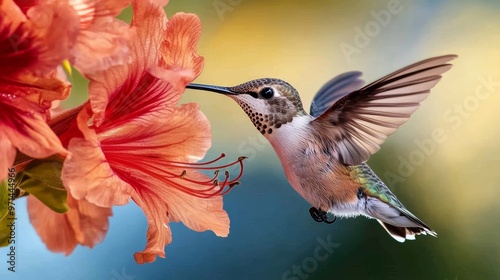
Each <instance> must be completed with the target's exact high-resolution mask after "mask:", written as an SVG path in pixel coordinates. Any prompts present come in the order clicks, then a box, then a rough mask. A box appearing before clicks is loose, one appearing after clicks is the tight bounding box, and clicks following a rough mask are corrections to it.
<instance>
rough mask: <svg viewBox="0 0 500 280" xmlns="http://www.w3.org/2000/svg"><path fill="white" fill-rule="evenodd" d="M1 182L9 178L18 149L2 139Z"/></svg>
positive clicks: (0, 138)
mask: <svg viewBox="0 0 500 280" xmlns="http://www.w3.org/2000/svg"><path fill="white" fill-rule="evenodd" d="M0 155H2V157H1V158H0V182H1V181H3V179H5V178H7V174H8V171H9V168H10V167H12V164H13V163H14V159H15V158H16V148H14V146H13V145H12V143H11V142H10V140H8V139H5V138H3V137H0Z"/></svg>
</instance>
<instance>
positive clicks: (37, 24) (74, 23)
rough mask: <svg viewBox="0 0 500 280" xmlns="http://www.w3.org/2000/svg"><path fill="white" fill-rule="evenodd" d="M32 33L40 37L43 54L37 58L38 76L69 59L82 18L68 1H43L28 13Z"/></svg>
mask: <svg viewBox="0 0 500 280" xmlns="http://www.w3.org/2000/svg"><path fill="white" fill-rule="evenodd" d="M26 16H27V18H28V19H29V21H30V23H31V24H32V30H33V32H34V33H35V34H36V36H37V38H38V42H37V44H38V47H39V48H41V52H40V54H39V56H38V57H37V61H38V64H37V65H36V68H35V67H34V68H32V69H30V70H31V71H32V72H36V73H46V72H47V71H51V70H53V69H55V68H56V67H57V66H58V65H59V64H61V62H62V61H63V60H64V59H66V58H68V57H69V51H70V49H71V48H72V47H73V45H74V43H75V41H76V38H77V36H78V34H79V32H80V19H79V17H78V15H77V14H76V12H75V10H74V9H73V8H72V7H71V6H70V5H69V3H68V1H58V0H47V1H39V2H37V3H36V5H35V6H32V7H31V8H29V9H28V10H27V11H26Z"/></svg>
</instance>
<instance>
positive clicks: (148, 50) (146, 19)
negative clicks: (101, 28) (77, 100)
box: [89, 1, 180, 126]
mask: <svg viewBox="0 0 500 280" xmlns="http://www.w3.org/2000/svg"><path fill="white" fill-rule="evenodd" d="M166 22H167V18H166V15H165V12H164V11H163V10H162V9H161V7H159V6H158V5H156V4H154V3H151V2H150V1H134V18H133V21H132V24H131V26H132V34H131V39H130V40H131V45H130V56H131V58H130V61H131V62H130V63H129V64H127V65H119V66H115V67H112V68H109V69H107V70H106V71H102V72H96V73H92V74H91V75H89V79H90V80H91V82H90V84H89V99H90V103H91V105H92V111H93V112H94V124H95V125H96V126H100V124H101V123H102V122H103V120H104V113H105V111H106V108H107V106H108V102H109V101H110V99H113V97H112V96H115V98H116V99H119V100H122V101H123V100H126V101H128V98H129V97H130V95H131V94H136V95H137V93H142V94H144V93H146V94H147V93H148V91H147V90H146V89H148V88H149V89H151V88H154V86H151V85H149V84H148V83H151V82H154V81H152V80H151V79H148V77H145V75H144V72H145V70H146V69H147V68H149V67H150V66H154V65H157V64H158V60H159V54H158V50H159V46H160V44H161V40H162V38H163V33H164V31H165V27H166ZM163 87H165V85H164V86H163ZM160 90H161V88H160ZM177 95H178V97H177V98H176V99H175V100H173V101H172V102H173V103H174V102H175V103H176V102H177V101H178V100H179V99H180V93H178V94H177ZM140 97H141V96H137V98H138V99H137V100H140ZM175 103H174V104H175ZM128 106H130V105H127V107H128ZM109 111H111V110H109ZM127 111H128V110H127Z"/></svg>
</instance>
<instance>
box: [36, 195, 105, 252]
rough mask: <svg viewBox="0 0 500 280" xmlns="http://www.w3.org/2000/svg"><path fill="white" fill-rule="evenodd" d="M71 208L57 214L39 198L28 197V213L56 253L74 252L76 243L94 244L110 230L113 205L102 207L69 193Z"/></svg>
mask: <svg viewBox="0 0 500 280" xmlns="http://www.w3.org/2000/svg"><path fill="white" fill-rule="evenodd" d="M67 204H68V207H69V210H68V211H67V212H66V213H64V214H58V213H55V212H54V211H53V210H51V209H50V208H49V207H47V206H46V205H45V204H43V203H42V202H40V201H39V200H38V199H37V198H35V197H34V196H32V195H30V196H28V214H29V217H30V221H31V224H32V225H33V227H34V228H35V230H36V232H37V233H38V235H39V236H40V238H41V239H42V241H43V242H44V243H45V245H47V248H48V249H49V250H51V251H53V252H64V253H65V254H66V255H69V254H71V252H73V250H74V249H75V247H76V245H78V244H82V245H84V246H87V247H90V248H92V247H94V245H96V244H97V243H99V242H101V241H102V240H103V239H104V236H105V235H106V233H107V232H108V226H109V222H108V217H109V216H111V215H112V213H111V208H103V207H99V206H96V205H94V204H92V203H89V202H88V201H86V200H85V199H82V200H75V199H74V198H73V197H72V196H71V195H68V201H67Z"/></svg>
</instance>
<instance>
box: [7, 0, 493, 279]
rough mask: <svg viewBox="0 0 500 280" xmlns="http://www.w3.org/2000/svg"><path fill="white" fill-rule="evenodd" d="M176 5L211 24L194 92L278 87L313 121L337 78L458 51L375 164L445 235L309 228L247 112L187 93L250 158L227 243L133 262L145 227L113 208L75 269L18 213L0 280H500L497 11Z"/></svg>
mask: <svg viewBox="0 0 500 280" xmlns="http://www.w3.org/2000/svg"><path fill="white" fill-rule="evenodd" d="M170 2H171V3H170V4H169V5H168V6H167V7H166V11H167V14H168V15H172V14H174V13H175V12H179V11H184V12H192V13H196V14H198V15H199V16H200V18H201V21H202V24H203V28H204V30H203V35H202V38H201V40H200V43H199V45H198V51H199V53H200V54H201V55H203V56H205V69H204V72H203V74H202V75H201V76H200V77H199V78H198V80H197V81H196V82H199V83H208V84H218V85H228V86H230V85H236V84H239V83H241V82H244V81H247V80H250V79H255V78H259V77H276V78H281V79H284V80H286V81H288V82H290V83H291V84H292V85H294V86H295V87H296V89H297V90H298V91H299V92H300V93H301V96H302V100H303V103H304V106H305V107H306V108H309V105H310V103H311V100H312V98H313V96H314V94H315V92H316V91H317V90H318V89H319V88H320V87H321V86H322V85H323V83H324V82H326V81H327V80H329V79H330V78H332V77H333V76H335V75H338V74H340V73H342V72H345V71H352V70H360V71H362V72H363V78H364V80H365V81H366V82H371V81H374V80H375V79H377V78H380V77H382V76H384V75H386V74H389V73H391V72H392V71H395V70H397V69H399V68H402V67H404V66H407V65H409V64H411V63H414V62H417V61H419V60H422V59H425V58H428V57H432V56H437V55H444V54H458V55H459V58H458V59H456V60H454V61H453V62H452V63H453V64H454V67H453V68H452V69H451V70H450V71H449V72H448V73H445V74H444V76H443V78H442V80H441V82H440V83H439V84H438V85H437V86H436V87H435V88H434V89H433V90H432V94H431V95H430V97H429V98H428V99H427V100H425V101H424V102H423V104H422V106H421V107H420V109H419V110H418V111H417V112H416V113H415V114H414V115H413V116H412V118H411V119H410V120H409V121H408V122H407V123H406V124H405V125H404V126H403V127H401V128H400V129H399V130H398V131H397V132H396V133H395V134H394V135H392V136H391V137H389V138H388V139H387V141H386V142H385V144H384V145H383V146H382V149H381V150H380V152H378V153H377V154H375V155H374V156H372V158H371V159H370V160H369V162H368V163H369V164H370V166H371V167H372V168H373V169H374V170H375V172H376V173H377V174H378V175H379V176H380V178H381V179H382V180H384V181H385V182H386V183H387V185H388V186H389V187H390V188H391V189H392V190H393V192H394V193H395V194H396V195H397V196H398V197H399V199H400V200H401V201H402V202H403V203H404V204H405V206H406V207H407V208H408V209H409V210H410V211H411V212H413V213H414V214H415V215H417V216H418V217H420V218H421V219H422V220H424V221H425V222H426V223H427V224H428V225H429V226H431V227H432V228H433V229H434V230H435V231H436V232H437V233H438V234H439V236H438V238H433V237H426V236H419V237H418V238H417V240H415V241H407V242H405V243H403V244H400V243H398V242H396V241H394V240H393V239H392V238H391V237H389V235H388V234H387V233H386V232H385V231H384V230H383V229H382V228H381V227H380V225H378V223H376V222H375V221H374V220H367V219H365V218H362V217H360V218H357V219H342V220H340V219H339V220H337V222H335V223H334V224H332V225H327V224H324V223H317V222H314V221H313V220H312V219H311V217H310V216H309V213H308V209H309V207H310V205H309V204H308V203H306V202H305V201H304V200H303V199H302V198H301V197H300V196H299V195H298V194H296V193H295V192H294V191H293V189H292V188H291V187H290V186H289V184H288V182H287V180H286V178H285V176H284V173H283V171H282V168H281V165H280V162H279V160H278V158H277V157H276V155H275V153H274V151H273V150H272V148H271V146H270V145H269V144H268V143H267V142H266V141H265V138H264V137H262V136H261V135H260V133H258V132H257V131H256V130H255V129H254V128H253V126H252V124H251V122H250V121H249V120H248V119H247V117H246V115H245V114H244V113H243V112H242V111H241V109H240V108H239V107H238V106H237V104H236V103H235V102H233V101H232V100H230V99H229V98H226V97H224V96H220V95H216V94H211V93H205V92H195V91H190V90H188V91H186V93H185V95H184V98H183V100H182V102H197V103H199V104H200V105H201V108H202V111H203V112H204V113H205V114H206V115H207V116H208V118H209V120H210V121H211V123H212V130H213V146H212V148H211V150H210V152H209V153H208V154H207V158H208V159H211V158H214V157H216V156H218V155H219V154H220V153H222V152H224V153H226V154H227V155H228V158H236V157H238V156H240V155H246V156H248V157H249V159H248V161H247V162H246V165H245V176H244V177H243V179H242V180H241V181H242V183H243V184H242V186H239V187H238V188H237V189H235V190H234V191H232V192H231V193H230V194H229V195H227V196H226V197H225V198H224V201H225V204H224V205H225V209H226V210H227V212H228V213H229V216H230V218H231V233H230V235H229V237H227V238H218V237H216V236H215V235H214V234H213V233H211V232H204V233H198V232H192V231H190V230H188V229H187V228H186V227H185V226H184V225H182V224H179V223H172V224H171V228H172V233H173V243H172V244H170V245H168V246H167V247H166V256H167V257H166V259H157V260H156V262H154V263H153V264H147V265H137V264H136V263H135V262H134V259H133V254H134V252H136V251H140V250H142V249H143V248H144V245H145V243H146V237H145V236H146V229H147V224H146V220H145V217H144V215H143V213H142V211H141V210H140V209H139V208H138V207H137V206H136V205H134V204H133V203H131V204H129V205H127V206H124V207H115V208H114V217H113V218H111V220H110V229H109V232H108V234H107V236H106V239H105V240H104V242H103V243H102V244H99V245H97V246H96V247H95V248H94V249H88V248H86V247H77V248H76V250H75V251H74V252H73V254H72V255H70V256H68V257H65V256H63V255H60V254H54V253H51V252H49V251H47V249H46V248H45V245H44V244H43V243H42V242H41V241H40V238H39V237H38V236H37V234H36V232H35V231H34V230H33V228H32V226H31V225H30V223H29V220H28V218H27V211H26V207H25V205H26V201H25V200H19V201H18V203H17V217H18V224H17V225H18V228H17V240H19V241H18V244H19V245H18V247H17V256H18V257H17V260H18V263H17V272H16V273H10V272H8V271H7V270H6V269H4V267H5V264H4V265H2V269H1V270H0V279H66V278H67V279H106V280H108V279H113V280H131V279H135V280H142V279H289V280H298V279H301V280H302V279H448V280H458V279H460V280H461V279H499V278H500V266H499V264H500V243H499V241H498V236H499V234H498V232H499V231H500V223H499V217H498V216H499V215H500V203H498V202H497V201H496V200H497V199H498V197H499V195H500V183H499V182H500V172H499V169H500V146H499V145H498V137H499V136H500V126H499V125H498V120H497V119H496V118H497V117H499V113H498V105H499V104H500V68H499V66H500V52H499V48H498V46H499V45H500V33H499V30H500V18H499V17H498V15H499V13H500V1H496V0H490V1H486V0H483V1H431V0H429V1H411V0H401V1H397V0H384V1H309V2H308V1H290V0H279V1H264V0H262V1H256V0H215V1H214V0H210V1H180V0H171V1H170ZM130 16H131V14H130V11H126V12H124V13H123V14H122V17H123V18H124V19H130ZM73 82H74V93H73V95H72V99H71V100H70V101H69V102H66V103H65V105H66V106H69V107H71V106H74V105H76V104H79V103H81V102H83V100H85V99H86V98H87V96H86V88H85V86H86V84H85V82H84V81H83V80H82V79H81V78H79V77H78V76H75V77H74V78H73ZM436 135H439V136H436ZM16 202H17V201H16ZM1 252H2V255H4V254H3V252H4V249H3V248H2V250H1ZM2 263H3V261H2Z"/></svg>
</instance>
